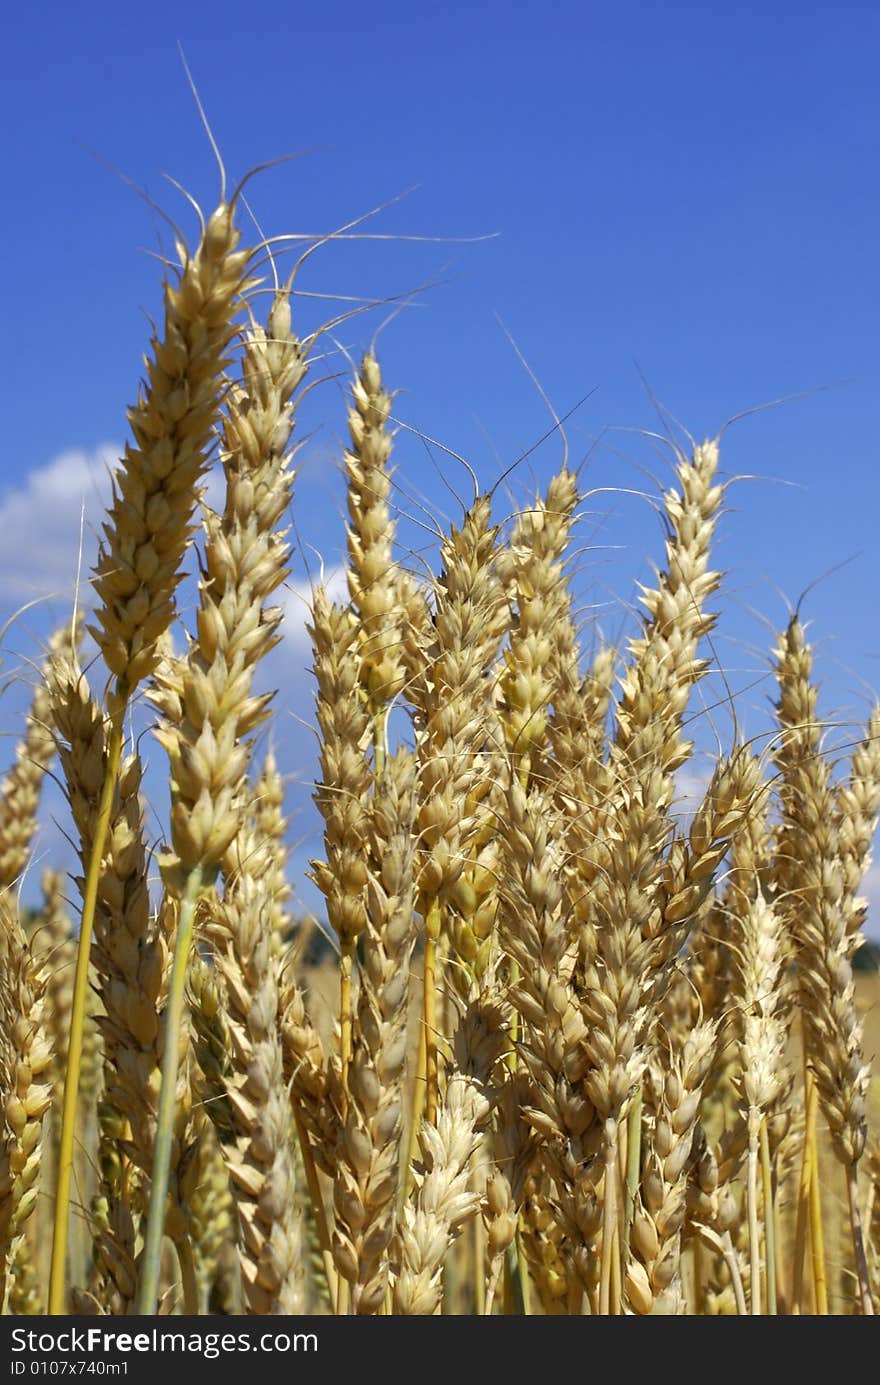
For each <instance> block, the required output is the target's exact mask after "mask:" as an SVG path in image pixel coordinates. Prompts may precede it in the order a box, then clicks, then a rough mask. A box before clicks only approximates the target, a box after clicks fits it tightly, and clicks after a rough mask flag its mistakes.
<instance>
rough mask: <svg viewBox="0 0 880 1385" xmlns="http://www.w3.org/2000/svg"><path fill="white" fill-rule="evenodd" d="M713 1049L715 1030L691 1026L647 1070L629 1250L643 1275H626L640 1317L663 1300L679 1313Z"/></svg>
mask: <svg viewBox="0 0 880 1385" xmlns="http://www.w3.org/2000/svg"><path fill="white" fill-rule="evenodd" d="M714 1048H715V1025H714V1022H713V1021H708V1022H706V1023H704V1024H700V1025H697V1026H695V1028H694V1029H692V1030H691V1031H690V1033H688V1034H687V1036H686V1038H685V1039H684V1042H683V1043H682V1044H681V1045H680V1046H679V1045H678V1044H676V1043H673V1044H672V1046H671V1047H670V1049H669V1050H668V1051H667V1052H666V1053H664V1054H662V1061H661V1062H657V1061H654V1062H652V1063H651V1065H650V1068H649V1070H648V1080H647V1084H646V1095H647V1102H646V1104H647V1107H648V1111H649V1120H648V1134H647V1150H646V1157H645V1164H644V1168H643V1170H642V1180H641V1204H640V1206H639V1207H638V1208H637V1209H636V1214H635V1218H634V1221H633V1228H632V1247H633V1249H634V1251H635V1253H636V1255H637V1257H638V1261H639V1262H640V1263H641V1266H642V1267H643V1270H644V1273H642V1274H640V1273H639V1270H638V1269H637V1268H636V1267H635V1266H634V1265H629V1266H628V1274H627V1287H628V1290H629V1294H630V1301H631V1303H632V1305H633V1307H634V1308H635V1309H636V1311H637V1312H639V1313H646V1312H650V1311H651V1308H652V1307H653V1306H654V1304H655V1303H656V1302H657V1300H658V1299H661V1298H663V1297H664V1296H666V1298H667V1306H668V1307H670V1308H671V1309H672V1311H676V1308H680V1304H681V1291H680V1286H679V1285H678V1277H679V1268H680V1267H679V1261H680V1255H681V1232H682V1228H683V1226H684V1221H685V1212H686V1191H687V1181H688V1177H687V1176H688V1164H689V1161H690V1157H691V1148H692V1145H693V1140H694V1129H695V1126H696V1121H697V1117H698V1114H699V1109H700V1101H701V1098H702V1089H703V1083H704V1081H705V1079H706V1076H707V1074H708V1072H709V1070H710V1068H711V1064H712V1055H713V1052H714Z"/></svg>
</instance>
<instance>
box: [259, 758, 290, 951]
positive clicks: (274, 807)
mask: <svg viewBox="0 0 880 1385" xmlns="http://www.w3.org/2000/svg"><path fill="white" fill-rule="evenodd" d="M253 801H254V831H255V833H256V835H257V836H258V837H261V838H262V839H263V840H264V841H265V842H266V843H267V846H268V847H269V853H270V857H271V869H268V870H267V872H266V876H265V888H266V892H267V894H268V896H269V900H270V905H269V909H270V917H271V926H272V937H273V939H274V943H273V947H274V949H275V950H276V952H277V953H278V955H279V956H282V957H283V956H284V953H285V950H286V948H287V947H288V946H289V945H290V934H291V930H292V927H293V922H292V920H291V917H290V913H289V911H288V910H287V909H286V908H285V905H286V904H287V901H288V900H289V899H290V896H291V894H292V893H293V891H292V890H291V887H290V884H289V882H288V879H287V855H288V852H287V843H286V842H285V833H286V832H287V818H286V817H285V816H284V781H283V779H282V777H281V774H280V772H279V770H278V763H277V761H276V759H275V755H274V753H273V751H272V750H271V749H270V750H268V751H267V752H266V757H265V759H264V760H263V765H262V768H261V770H260V773H259V776H258V778H257V781H256V784H255V786H254V800H253Z"/></svg>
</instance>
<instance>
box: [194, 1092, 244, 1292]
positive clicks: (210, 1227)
mask: <svg viewBox="0 0 880 1385" xmlns="http://www.w3.org/2000/svg"><path fill="white" fill-rule="evenodd" d="M194 1123H195V1131H196V1143H197V1148H198V1159H197V1169H196V1171H195V1173H194V1188H193V1191H192V1193H191V1195H190V1198H189V1208H188V1210H189V1230H190V1234H191V1236H192V1242H193V1257H194V1260H195V1272H196V1276H197V1279H198V1285H199V1298H200V1308H199V1311H200V1312H201V1313H204V1312H205V1311H206V1310H207V1305H208V1303H209V1301H210V1297H211V1290H212V1289H213V1286H214V1283H215V1281H216V1279H217V1276H218V1273H219V1268H220V1256H221V1251H222V1249H223V1246H224V1244H225V1243H226V1242H227V1241H229V1240H230V1238H231V1233H232V1232H233V1228H234V1218H235V1203H234V1201H233V1197H232V1193H231V1190H230V1187H229V1175H228V1173H227V1171H226V1164H225V1162H224V1160H223V1156H222V1154H221V1152H220V1148H219V1146H218V1143H217V1138H216V1136H215V1135H214V1132H213V1126H212V1124H211V1122H210V1121H209V1120H208V1118H207V1116H206V1115H205V1114H204V1112H203V1111H202V1112H197V1113H196V1114H195V1116H194Z"/></svg>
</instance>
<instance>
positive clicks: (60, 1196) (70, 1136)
mask: <svg viewBox="0 0 880 1385" xmlns="http://www.w3.org/2000/svg"><path fill="white" fill-rule="evenodd" d="M125 706H126V703H125V700H124V698H123V697H122V696H121V694H120V696H119V698H118V705H117V707H116V710H115V712H114V714H113V718H112V720H111V723H110V729H109V737H108V741H107V758H106V763H105V765H104V783H103V786H102V788H101V799H100V802H99V804H98V816H97V819H96V821H95V834H94V837H93V838H92V843H91V849H90V854H89V864H88V869H87V871H86V882H85V887H84V890H83V907H82V916H81V919H80V926H79V941H78V943H77V950H76V973H75V976H74V981H73V1000H72V1004H71V1010H70V1033H69V1037H68V1044H67V1071H66V1073H65V1076H64V1105H63V1107H62V1113H61V1135H60V1138H59V1141H58V1181H57V1184H56V1188H55V1226H54V1233H53V1238H52V1266H51V1270H50V1275H49V1302H48V1310H49V1313H50V1314H52V1315H53V1316H55V1317H57V1316H61V1315H63V1314H64V1312H65V1288H66V1284H65V1280H66V1274H67V1227H68V1221H69V1219H70V1184H71V1178H72V1176H73V1147H74V1143H75V1140H76V1108H77V1099H78V1097H79V1079H80V1070H81V1068H82V1049H83V1033H84V1031H85V1023H86V1006H87V1003H88V997H89V955H90V952H91V946H92V932H93V930H94V925H95V909H96V907H97V903H98V886H99V884H100V881H101V861H102V858H103V855H104V847H105V846H106V843H107V835H108V833H109V830H110V818H111V816H112V812H113V795H114V793H115V791H116V780H117V777H118V775H119V762H120V760H121V759H122V739H123V719H124V716H125Z"/></svg>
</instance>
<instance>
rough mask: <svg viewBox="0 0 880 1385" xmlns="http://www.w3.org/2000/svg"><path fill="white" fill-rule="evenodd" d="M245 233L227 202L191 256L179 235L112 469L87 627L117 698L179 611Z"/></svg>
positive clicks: (144, 671) (242, 269)
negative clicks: (159, 326)
mask: <svg viewBox="0 0 880 1385" xmlns="http://www.w3.org/2000/svg"><path fill="white" fill-rule="evenodd" d="M239 239H240V237H239V232H238V230H237V229H236V227H235V224H234V211H233V208H232V207H231V206H228V205H227V204H225V203H221V205H220V206H219V207H217V209H216V210H215V211H214V212H213V213H212V215H211V217H210V218H209V220H208V222H207V224H206V225H205V226H204V229H203V233H202V235H201V238H200V240H199V243H198V245H197V246H196V249H195V251H194V252H193V253H192V254H190V252H189V250H188V249H187V247H186V246H185V245H184V244H183V243H182V242H178V245H177V254H178V258H179V260H180V270H179V271H178V272H177V277H176V280H175V281H174V282H172V283H168V282H166V284H165V320H164V325H163V331H162V334H161V335H159V334H158V333H157V334H156V335H155V336H154V337H153V339H152V342H151V351H150V354H149V355H148V357H147V359H146V362H145V364H146V372H147V375H146V383H145V384H144V386H143V388H142V390H141V393H140V396H139V398H138V402H137V404H135V405H134V406H132V408H130V409H129V412H128V421H129V426H130V428H131V432H132V439H133V440H132V441H131V442H129V443H127V444H126V448H125V452H124V454H123V457H122V461H121V464H120V467H119V469H118V471H117V472H116V475H115V477H114V483H113V500H112V504H111V506H110V510H109V512H108V517H107V521H106V523H105V524H104V531H103V532H104V538H103V541H102V543H101V546H100V548H99V552H98V561H97V565H96V568H95V575H94V578H93V582H94V586H95V591H96V593H97V596H98V603H99V604H98V608H97V611H96V618H95V625H94V627H93V629H92V633H93V635H94V637H95V640H96V642H97V644H98V647H99V649H100V650H101V653H102V654H103V656H104V661H105V663H106V665H107V667H108V668H109V670H110V672H111V673H112V674H113V675H114V676H115V678H116V680H117V690H118V691H117V697H118V699H119V700H120V701H122V702H124V701H125V700H127V698H128V697H129V696H130V695H131V694H132V693H133V691H134V689H135V688H136V687H137V685H138V684H139V683H141V682H142V681H143V680H144V679H145V678H148V677H149V676H150V675H151V674H152V673H153V672H154V671H155V669H156V667H157V664H158V662H159V657H160V655H159V644H160V641H161V638H162V636H163V635H164V633H165V632H166V631H167V630H168V628H169V626H170V625H171V622H172V619H173V615H174V594H175V590H176V587H177V584H178V582H179V580H180V563H181V560H182V558H183V555H184V552H185V550H186V546H187V544H188V542H189V539H190V534H191V527H192V517H193V510H194V508H195V504H196V498H197V487H198V484H199V481H200V480H201V477H202V474H203V472H204V470H205V467H206V465H207V461H208V454H209V448H210V444H211V440H212V431H213V428H214V424H215V420H216V415H217V401H218V399H219V398H220V396H221V393H222V381H223V371H224V368H225V366H226V363H227V353H228V350H229V346H230V343H231V340H232V336H233V331H234V327H233V319H234V316H235V313H236V312H237V311H238V308H239V305H240V301H241V297H242V294H243V293H244V291H245V289H246V288H247V283H246V280H245V277H244V276H245V274H246V269H247V264H248V261H249V258H250V254H249V252H248V251H241V250H239V249H238V248H237V247H238V243H239Z"/></svg>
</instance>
